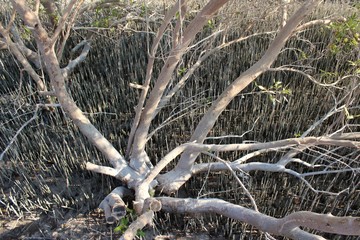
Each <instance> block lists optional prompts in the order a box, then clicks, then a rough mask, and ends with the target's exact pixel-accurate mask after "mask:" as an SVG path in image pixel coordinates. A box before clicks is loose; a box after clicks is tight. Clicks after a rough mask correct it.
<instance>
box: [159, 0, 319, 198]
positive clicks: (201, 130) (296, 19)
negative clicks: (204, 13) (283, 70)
mask: <svg viewBox="0 0 360 240" xmlns="http://www.w3.org/2000/svg"><path fill="white" fill-rule="evenodd" d="M319 2H320V1H318V0H309V1H307V2H306V3H305V4H304V5H303V6H302V7H301V8H300V9H299V10H298V11H297V12H296V13H295V14H294V15H293V16H292V17H291V18H290V19H289V21H288V22H287V24H286V25H285V26H284V28H282V29H281V30H280V32H279V34H278V35H277V36H276V38H275V39H274V41H273V42H272V43H271V44H270V46H269V48H268V49H267V51H266V52H265V54H264V55H263V57H262V58H261V59H260V60H259V61H258V62H257V63H255V64H254V65H253V66H251V67H250V68H249V69H248V70H246V71H245V72H244V73H242V74H241V75H240V76H239V77H238V78H237V79H236V80H235V81H234V82H233V83H232V84H231V85H230V86H229V87H227V88H226V89H225V91H224V92H223V93H222V94H221V95H220V96H219V97H218V99H217V100H216V101H215V102H214V103H213V104H212V106H211V107H210V109H209V110H208V111H207V112H206V114H205V115H204V116H203V117H202V119H201V121H200V122H199V124H198V125H197V127H196V129H195V131H194V133H193V135H192V136H191V139H190V141H191V142H193V141H196V142H198V143H202V142H203V141H204V139H205V137H206V135H207V134H208V132H209V131H210V129H212V127H213V126H214V124H215V122H216V120H217V118H218V117H219V116H220V114H221V113H222V112H223V110H224V109H225V108H226V106H227V105H228V104H229V103H230V101H231V100H232V99H233V98H234V97H235V96H236V95H237V94H238V93H239V92H240V91H242V90H243V89H244V88H245V87H246V86H248V85H249V84H250V83H251V82H252V81H254V80H255V79H256V78H257V77H258V76H260V75H261V74H262V73H264V72H266V71H267V70H268V69H269V68H270V66H271V64H272V63H273V62H274V61H275V59H276V58H277V56H278V54H279V53H280V51H281V49H282V48H283V46H284V45H285V43H286V41H287V40H288V38H289V37H290V36H291V35H292V33H293V32H294V30H295V29H296V27H297V26H298V25H299V23H300V22H301V21H302V19H303V18H304V17H305V16H306V14H308V13H309V12H310V11H311V10H312V9H313V8H314V7H315V6H316V5H317V4H318V3H319ZM197 156H198V154H193V153H190V152H184V153H183V154H182V156H181V158H180V160H179V163H178V165H177V166H176V167H175V169H174V170H172V171H170V172H168V173H166V174H165V175H163V177H164V178H163V180H165V179H166V176H172V177H174V174H176V177H175V178H177V177H179V178H182V177H181V175H183V174H184V172H188V171H190V169H191V168H192V166H193V164H194V161H195V159H196V158H197ZM182 179H184V178H182ZM183 183H184V180H182V181H176V182H169V181H167V182H164V183H163V184H165V185H166V191H170V192H171V191H173V190H176V189H178V188H179V187H180V186H181V185H182V184H183Z"/></svg>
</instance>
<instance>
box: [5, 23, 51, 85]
mask: <svg viewBox="0 0 360 240" xmlns="http://www.w3.org/2000/svg"><path fill="white" fill-rule="evenodd" d="M0 34H1V35H2V36H3V39H4V40H5V43H6V45H7V47H8V48H9V50H10V51H11V53H12V54H14V56H15V57H16V59H17V60H18V61H19V62H20V63H21V65H22V66H23V67H24V70H25V71H26V72H27V73H28V74H29V75H30V76H31V77H32V79H34V81H35V82H36V84H37V86H38V89H39V90H40V91H47V90H46V86H45V84H44V82H43V80H41V78H40V76H39V75H38V74H37V73H36V72H35V70H34V69H33V68H32V66H31V65H30V63H29V62H28V61H27V59H26V58H25V57H24V56H23V54H22V52H20V50H19V49H18V47H17V46H16V44H15V43H14V42H13V41H12V40H11V38H10V36H9V32H8V31H6V30H5V29H4V27H3V26H2V25H1V23H0Z"/></svg>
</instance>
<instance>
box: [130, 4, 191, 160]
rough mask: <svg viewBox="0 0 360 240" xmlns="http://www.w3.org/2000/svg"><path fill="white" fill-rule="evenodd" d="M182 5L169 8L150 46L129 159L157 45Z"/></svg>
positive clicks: (132, 131) (133, 126)
mask: <svg viewBox="0 0 360 240" xmlns="http://www.w3.org/2000/svg"><path fill="white" fill-rule="evenodd" d="M184 4H186V1H182V0H178V1H177V2H176V4H174V6H173V7H172V8H171V10H170V11H169V12H168V13H167V14H166V16H165V18H164V21H163V23H162V24H161V26H160V28H159V30H158V32H157V33H156V37H155V39H154V42H153V44H152V46H151V49H150V52H149V60H148V64H147V67H146V76H145V80H144V84H143V86H142V88H143V91H141V95H140V98H139V101H138V105H137V106H136V109H135V118H134V122H133V124H132V127H131V130H130V135H129V139H128V144H127V149H126V156H127V157H129V156H130V152H131V147H132V143H133V140H134V137H135V132H136V130H137V128H138V125H139V122H140V118H141V115H142V111H143V110H142V109H143V106H144V103H145V99H146V95H147V93H148V90H149V84H150V80H151V77H152V71H153V67H154V61H155V54H156V51H157V49H158V47H159V43H160V40H161V39H162V38H163V36H164V32H165V30H166V28H167V26H168V25H169V23H170V21H171V19H172V18H173V17H174V16H175V14H176V11H177V10H178V8H181V7H182V6H183V5H184Z"/></svg>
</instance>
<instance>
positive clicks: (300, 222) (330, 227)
mask: <svg viewBox="0 0 360 240" xmlns="http://www.w3.org/2000/svg"><path fill="white" fill-rule="evenodd" d="M156 199H158V200H159V201H160V202H161V204H162V209H163V210H165V211H168V212H176V213H216V214H219V215H222V216H226V217H229V218H232V219H235V220H239V221H242V222H246V223H248V224H250V225H253V226H255V227H256V228H258V229H259V230H262V231H264V232H268V233H272V234H275V235H281V236H285V237H289V238H291V239H324V238H322V237H320V236H317V235H314V234H310V233H308V232H306V231H303V230H301V229H300V228H299V227H306V228H311V229H315V230H318V231H322V232H328V233H336V234H342V235H360V218H359V217H335V216H333V215H331V214H317V213H313V212H307V211H302V212H294V213H291V214H290V215H288V216H286V217H283V218H274V217H270V216H268V215H265V214H262V213H259V212H256V211H254V210H251V209H248V208H245V207H242V206H239V205H235V204H232V203H229V202H226V201H223V200H219V199H179V198H170V197H157V198H156Z"/></svg>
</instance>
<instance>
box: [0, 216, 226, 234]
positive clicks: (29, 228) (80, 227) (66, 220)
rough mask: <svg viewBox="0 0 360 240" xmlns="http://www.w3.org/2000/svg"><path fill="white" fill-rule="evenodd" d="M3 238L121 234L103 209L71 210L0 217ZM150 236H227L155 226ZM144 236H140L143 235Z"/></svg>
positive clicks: (146, 232)
mask: <svg viewBox="0 0 360 240" xmlns="http://www.w3.org/2000/svg"><path fill="white" fill-rule="evenodd" d="M0 226H1V227H0V239H1V240H17V239H21V240H68V239H69V240H72V239H77V240H112V239H119V237H120V235H121V234H117V233H114V231H113V229H114V228H115V226H114V225H108V224H106V223H105V222H104V215H103V212H102V211H100V210H99V209H96V210H94V211H91V212H90V213H86V214H76V213H74V212H68V213H67V214H66V215H65V216H64V217H63V219H62V220H61V219H56V218H54V216H51V214H48V215H42V216H29V217H27V218H22V219H19V220H18V219H11V220H10V219H6V218H4V217H1V219H0ZM145 234H146V236H145V237H144V238H141V239H146V240H148V239H149V240H150V239H154V240H187V239H196V240H209V239H219V240H222V239H225V238H223V237H220V236H216V237H215V236H211V235H209V234H208V233H206V232H199V233H183V232H182V233H181V232H177V233H176V232H174V233H169V234H166V235H158V234H156V231H155V230H154V229H147V230H145ZM139 239H140V238H139Z"/></svg>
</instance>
